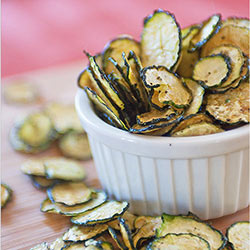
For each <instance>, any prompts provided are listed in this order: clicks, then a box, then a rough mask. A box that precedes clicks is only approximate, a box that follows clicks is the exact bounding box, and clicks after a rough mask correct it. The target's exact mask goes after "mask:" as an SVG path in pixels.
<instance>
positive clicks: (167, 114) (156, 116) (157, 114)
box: [136, 107, 177, 126]
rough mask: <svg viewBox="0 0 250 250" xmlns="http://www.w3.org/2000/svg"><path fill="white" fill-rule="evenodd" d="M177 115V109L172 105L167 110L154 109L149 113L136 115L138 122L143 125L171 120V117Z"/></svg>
mask: <svg viewBox="0 0 250 250" xmlns="http://www.w3.org/2000/svg"><path fill="white" fill-rule="evenodd" d="M176 115H177V111H176V110H174V109H172V108H171V107H170V108H169V109H166V110H162V111H161V110H157V109H152V110H151V111H149V112H147V113H143V114H140V115H137V116H136V120H137V123H138V124H140V125H143V126H146V125H150V124H155V123H158V122H162V121H169V120H170V119H171V118H173V117H174V116H176Z"/></svg>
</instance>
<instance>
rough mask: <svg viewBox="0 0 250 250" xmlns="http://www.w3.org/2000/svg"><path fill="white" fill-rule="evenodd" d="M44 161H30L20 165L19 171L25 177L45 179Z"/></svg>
mask: <svg viewBox="0 0 250 250" xmlns="http://www.w3.org/2000/svg"><path fill="white" fill-rule="evenodd" d="M44 161H45V159H39V160H38V159H30V160H27V161H25V162H24V163H23V164H22V165H21V171H22V172H23V173H24V174H27V175H34V176H41V177H45V168H44Z"/></svg>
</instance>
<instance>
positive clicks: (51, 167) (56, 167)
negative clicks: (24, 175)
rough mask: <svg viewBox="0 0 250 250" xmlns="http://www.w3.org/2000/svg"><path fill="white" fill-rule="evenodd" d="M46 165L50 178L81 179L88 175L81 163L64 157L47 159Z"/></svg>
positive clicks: (46, 172)
mask: <svg viewBox="0 0 250 250" xmlns="http://www.w3.org/2000/svg"><path fill="white" fill-rule="evenodd" d="M44 166H45V174H46V177H47V178H49V179H59V180H65V181H80V180H83V179H84V178H85V176H86V173H85V170H84V168H83V166H82V165H81V164H80V163H78V162H76V161H73V160H69V159H66V158H63V157H59V158H51V159H48V160H45V161H44Z"/></svg>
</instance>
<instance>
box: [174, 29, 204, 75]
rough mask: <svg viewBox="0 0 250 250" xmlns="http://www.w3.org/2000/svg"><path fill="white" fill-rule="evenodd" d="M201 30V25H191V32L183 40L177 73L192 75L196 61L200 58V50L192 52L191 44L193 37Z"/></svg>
mask: <svg viewBox="0 0 250 250" xmlns="http://www.w3.org/2000/svg"><path fill="white" fill-rule="evenodd" d="M198 32H199V27H197V26H194V27H191V29H190V31H189V33H188V34H187V35H186V36H185V38H184V39H183V40H182V49H181V60H180V64H179V66H178V68H177V71H176V72H177V73H178V74H179V75H180V76H182V77H192V74H193V69H194V65H195V63H196V62H197V61H198V60H199V51H194V52H192V53H191V52H190V51H189V50H188V49H189V45H190V41H191V39H192V38H193V37H194V36H195V35H196V34H197V33H198Z"/></svg>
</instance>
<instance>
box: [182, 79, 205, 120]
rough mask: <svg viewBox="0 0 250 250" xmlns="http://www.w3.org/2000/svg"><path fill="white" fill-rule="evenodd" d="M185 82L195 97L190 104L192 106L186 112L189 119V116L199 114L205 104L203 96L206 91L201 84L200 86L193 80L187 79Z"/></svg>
mask: <svg viewBox="0 0 250 250" xmlns="http://www.w3.org/2000/svg"><path fill="white" fill-rule="evenodd" d="M184 81H185V83H186V85H187V87H188V88H189V89H190V90H191V92H192V96H193V100H192V102H191V103H190V106H189V107H188V109H187V110H186V111H185V116H186V117H187V116H189V115H192V114H196V113H198V112H199V110H200V108H201V105H202V102H203V95H204V92H205V90H204V88H203V87H202V86H201V85H200V84H198V83H197V82H196V81H194V80H192V79H188V78H186V79H185V80H184Z"/></svg>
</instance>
